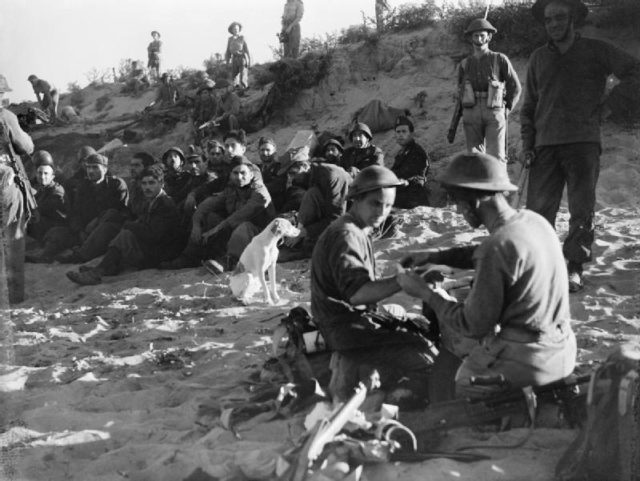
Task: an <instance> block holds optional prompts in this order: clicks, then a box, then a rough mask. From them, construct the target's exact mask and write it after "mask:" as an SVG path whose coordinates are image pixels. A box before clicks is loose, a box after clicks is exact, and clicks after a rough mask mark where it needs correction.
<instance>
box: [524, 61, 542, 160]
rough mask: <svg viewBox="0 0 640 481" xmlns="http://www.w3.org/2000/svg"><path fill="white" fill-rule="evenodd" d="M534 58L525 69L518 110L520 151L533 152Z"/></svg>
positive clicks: (536, 97)
mask: <svg viewBox="0 0 640 481" xmlns="http://www.w3.org/2000/svg"><path fill="white" fill-rule="evenodd" d="M535 65H536V57H535V55H533V56H531V58H530V59H529V65H528V67H527V82H526V84H525V89H524V102H523V104H522V108H521V109H520V136H521V137H522V150H524V151H527V150H533V149H534V147H535V145H536V127H535V112H536V105H537V104H538V86H537V84H536V78H535V73H534V72H535Z"/></svg>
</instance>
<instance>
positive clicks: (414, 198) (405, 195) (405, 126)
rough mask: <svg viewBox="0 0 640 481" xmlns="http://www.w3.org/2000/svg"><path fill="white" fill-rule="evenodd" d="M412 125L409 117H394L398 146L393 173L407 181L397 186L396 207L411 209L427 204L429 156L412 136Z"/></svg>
mask: <svg viewBox="0 0 640 481" xmlns="http://www.w3.org/2000/svg"><path fill="white" fill-rule="evenodd" d="M413 131H414V126H413V122H411V119H409V118H408V117H406V116H404V115H401V116H399V117H398V118H397V119H396V128H395V132H396V142H397V143H398V145H399V146H400V151H399V152H398V153H397V155H396V158H395V161H394V162H393V167H391V170H393V173H394V174H396V175H397V176H398V178H399V179H402V180H405V181H407V185H406V186H405V187H398V192H397V194H396V207H398V208H400V209H411V208H413V207H415V206H417V205H428V203H429V202H428V201H429V199H428V193H427V171H428V170H429V158H428V157H427V153H426V152H425V151H424V149H423V148H422V147H421V146H420V145H418V143H417V142H416V141H415V139H414V138H413Z"/></svg>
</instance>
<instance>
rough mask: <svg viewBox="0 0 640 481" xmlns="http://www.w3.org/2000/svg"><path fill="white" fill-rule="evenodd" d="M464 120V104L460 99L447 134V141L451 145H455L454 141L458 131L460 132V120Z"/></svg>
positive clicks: (457, 101)
mask: <svg viewBox="0 0 640 481" xmlns="http://www.w3.org/2000/svg"><path fill="white" fill-rule="evenodd" d="M461 118H462V102H461V101H460V99H458V100H456V109H455V111H454V112H453V117H451V123H450V124H449V130H448V132H447V140H448V141H449V143H450V144H453V141H454V140H455V138H456V131H457V130H458V124H459V123H460V119H461Z"/></svg>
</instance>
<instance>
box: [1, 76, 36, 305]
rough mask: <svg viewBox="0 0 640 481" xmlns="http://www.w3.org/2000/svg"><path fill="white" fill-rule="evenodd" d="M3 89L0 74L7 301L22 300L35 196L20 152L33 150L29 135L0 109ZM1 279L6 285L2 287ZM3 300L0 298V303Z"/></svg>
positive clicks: (8, 90)
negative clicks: (26, 240)
mask: <svg viewBox="0 0 640 481" xmlns="http://www.w3.org/2000/svg"><path fill="white" fill-rule="evenodd" d="M5 92H11V89H10V88H9V85H8V83H7V79H6V78H5V77H4V75H0V212H2V213H3V215H2V218H1V220H0V241H1V244H0V249H2V250H3V252H2V258H3V259H4V262H5V263H6V265H5V268H6V272H7V277H8V279H4V278H0V286H1V287H2V290H4V289H5V288H7V287H8V291H9V302H10V303H17V302H22V301H23V300H24V248H25V238H24V234H25V229H26V223H27V220H28V219H29V215H30V213H31V210H32V209H34V208H35V206H36V204H35V199H34V197H33V194H32V191H31V185H30V184H29V180H28V179H27V176H26V173H25V171H24V166H23V165H22V160H21V159H20V155H24V154H31V152H33V141H32V140H31V137H29V135H28V134H27V133H26V132H24V131H23V130H22V129H21V128H20V124H19V123H18V118H17V117H16V116H15V114H14V113H13V112H11V111H10V110H8V109H5V108H2V98H3V97H4V94H5ZM5 280H7V281H8V286H7V287H5V284H4V282H5ZM5 305H6V300H5V299H0V306H3V307H4V306H5Z"/></svg>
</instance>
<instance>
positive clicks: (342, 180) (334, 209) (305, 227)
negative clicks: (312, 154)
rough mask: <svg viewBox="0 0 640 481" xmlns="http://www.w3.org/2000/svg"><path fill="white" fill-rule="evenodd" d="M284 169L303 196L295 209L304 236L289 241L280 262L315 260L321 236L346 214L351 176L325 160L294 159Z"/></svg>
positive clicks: (300, 235)
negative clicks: (310, 258) (312, 258)
mask: <svg viewBox="0 0 640 481" xmlns="http://www.w3.org/2000/svg"><path fill="white" fill-rule="evenodd" d="M284 169H286V170H287V172H288V176H289V177H290V178H291V179H292V182H293V183H294V184H296V185H297V186H298V188H299V189H301V190H302V192H303V194H302V197H301V199H300V204H299V206H298V207H296V209H295V210H297V212H298V215H297V220H298V225H297V227H298V229H300V234H299V235H298V237H294V238H289V239H286V240H285V245H286V246H287V247H286V248H285V249H281V250H280V255H279V256H278V260H279V261H280V262H288V261H291V260H297V259H306V258H309V257H311V252H312V251H313V247H314V246H315V244H316V241H317V240H318V237H320V234H322V232H324V230H325V229H326V228H327V227H328V226H329V224H331V222H333V221H334V220H336V219H338V218H339V217H340V216H341V215H343V214H344V213H345V212H346V210H347V194H348V191H349V185H350V184H351V176H350V175H349V174H348V173H347V172H346V171H345V170H344V169H343V168H342V167H339V166H337V165H333V164H329V163H327V162H324V159H322V158H315V159H312V160H311V161H308V160H297V161H296V160H295V159H292V161H291V163H290V164H289V165H287V166H285V167H284Z"/></svg>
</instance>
